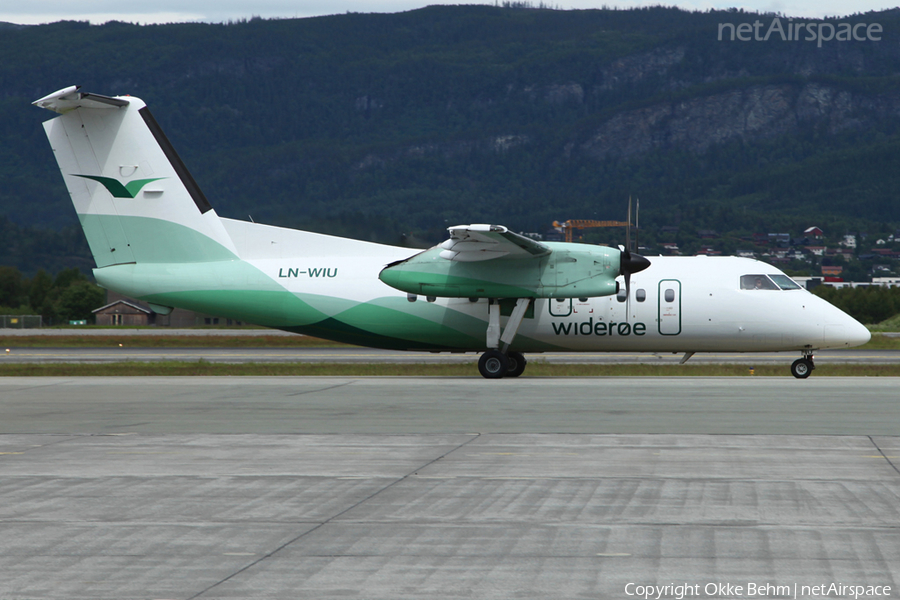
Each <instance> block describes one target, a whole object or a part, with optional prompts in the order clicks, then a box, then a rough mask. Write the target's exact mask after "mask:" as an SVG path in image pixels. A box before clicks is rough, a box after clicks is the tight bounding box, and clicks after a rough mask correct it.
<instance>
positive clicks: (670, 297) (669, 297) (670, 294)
mask: <svg viewBox="0 0 900 600" xmlns="http://www.w3.org/2000/svg"><path fill="white" fill-rule="evenodd" d="M665 298H666V302H675V290H673V289H671V288H670V289H668V290H666V293H665Z"/></svg>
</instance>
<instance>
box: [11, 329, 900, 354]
mask: <svg viewBox="0 0 900 600" xmlns="http://www.w3.org/2000/svg"><path fill="white" fill-rule="evenodd" d="M119 344H121V345H122V346H125V347H127V348H355V347H356V346H352V345H350V344H341V343H339V342H332V341H330V340H323V339H320V338H315V337H310V336H306V335H290V336H285V335H253V336H228V335H221V336H220V335H215V336H213V335H183V336H169V335H126V336H118V335H23V336H11V335H7V336H4V335H0V352H2V349H3V348H118V347H119ZM856 349H857V350H900V337H893V336H886V335H883V334H880V333H873V334H872V339H871V340H870V341H869V342H868V343H867V344H865V345H864V346H858V347H857V348H856Z"/></svg>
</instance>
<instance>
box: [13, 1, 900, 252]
mask: <svg viewBox="0 0 900 600" xmlns="http://www.w3.org/2000/svg"><path fill="white" fill-rule="evenodd" d="M801 24H802V27H801ZM829 28H830V29H829ZM829 31H832V36H831V39H825V38H827V37H828V33H829ZM732 32H733V33H732ZM779 32H780V33H779ZM897 32H900V10H891V11H885V12H878V13H867V14H859V15H854V16H851V17H844V18H836V19H830V20H827V21H804V20H801V19H790V18H789V17H785V16H783V15H774V14H768V15H762V14H757V13H747V12H743V11H737V10H729V11H709V12H687V11H682V10H679V9H675V8H663V7H652V8H643V9H635V10H624V11H622V10H583V11H562V10H550V9H543V8H542V9H534V8H528V7H527V6H526V5H522V4H518V3H512V4H509V5H506V6H454V7H451V6H432V7H428V8H424V9H420V10H415V11H411V12H406V13H398V14H344V15H335V16H329V17H317V18H308V19H292V20H288V19H285V20H263V19H253V20H250V21H241V22H238V23H229V24H219V25H213V24H171V25H152V26H138V25H131V24H126V23H118V22H112V23H108V24H106V25H101V26H90V25H88V24H87V23H81V22H60V23H54V24H50V25H41V26H28V27H18V28H4V29H3V35H2V36H0V56H2V57H3V61H2V62H0V84H2V85H0V89H2V90H3V92H2V95H0V142H2V143H0V178H2V181H3V183H4V185H3V187H2V189H0V216H2V217H5V218H6V219H8V220H9V221H10V222H11V223H10V226H12V225H14V226H15V227H18V229H17V230H16V231H19V232H20V234H21V235H26V233H27V235H29V236H30V235H33V233H34V232H35V231H40V230H47V229H50V230H54V231H56V230H62V229H64V228H66V227H71V226H72V225H76V219H75V215H74V211H73V210H72V208H71V206H70V204H69V200H68V195H67V193H66V191H65V188H64V186H63V185H62V181H61V177H60V176H59V173H58V171H57V170H56V166H55V163H54V161H53V159H52V155H51V152H50V150H49V148H48V146H47V143H46V140H45V138H44V135H43V131H42V129H41V126H40V123H41V122H42V121H43V120H46V119H47V118H48V117H49V116H50V115H49V114H48V113H46V112H45V111H41V110H38V109H36V108H33V107H30V106H29V103H30V102H31V101H32V100H34V99H36V98H39V97H41V96H44V95H46V94H48V93H50V92H52V91H54V90H56V89H59V88H62V87H64V86H68V85H72V84H80V85H83V86H84V89H85V90H88V91H91V92H95V93H99V94H107V95H114V94H132V95H135V96H139V97H141V98H143V99H144V100H145V101H146V102H147V103H148V104H149V105H150V107H151V109H152V110H153V113H154V115H155V116H156V118H157V120H158V121H159V122H160V124H161V125H162V127H163V128H164V129H165V131H166V133H167V134H168V136H169V138H170V139H171V140H172V142H173V143H174V145H175V146H176V148H177V149H178V150H179V153H180V154H181V155H182V158H183V159H184V160H185V162H186V163H187V165H188V167H189V168H190V169H191V171H192V173H193V175H194V177H195V179H197V181H198V182H199V183H200V185H201V186H202V187H203V189H204V191H205V192H206V195H207V196H208V197H209V198H210V199H211V202H212V204H213V206H214V207H215V208H216V210H217V212H218V213H219V214H220V215H222V216H229V217H235V218H241V219H246V218H248V215H249V216H251V217H252V218H253V219H254V220H256V221H257V222H267V223H272V224H278V225H285V226H291V227H302V228H307V229H311V230H315V231H325V232H329V233H337V234H345V235H351V236H354V237H361V238H366V239H373V240H379V241H386V242H392V243H397V242H399V241H401V240H402V239H403V238H404V236H412V235H415V236H418V237H419V238H422V239H424V240H426V241H430V242H434V241H437V240H439V239H441V238H442V237H443V235H444V234H443V230H444V228H445V227H446V226H448V225H456V224H459V223H471V222H495V223H503V224H506V225H508V226H510V227H512V228H515V229H518V230H531V231H543V230H544V229H546V228H547V226H548V225H549V223H550V222H552V221H553V220H565V219H569V218H594V219H623V218H624V207H625V201H626V199H627V198H628V197H629V196H634V197H639V198H640V199H641V200H642V203H641V205H642V209H643V211H642V213H641V223H642V226H643V227H644V228H645V229H648V230H652V229H653V228H659V227H663V226H670V227H671V226H680V227H682V228H684V227H689V228H692V229H717V230H718V231H748V232H753V231H765V230H767V229H770V230H774V229H776V228H778V227H782V228H785V229H788V228H791V229H797V228H799V229H800V230H802V229H803V228H805V227H807V226H809V225H811V224H817V225H820V226H822V227H823V228H825V229H826V230H829V229H830V230H831V231H830V233H832V232H833V233H835V234H837V233H844V232H845V230H846V231H850V230H860V229H863V230H868V231H871V232H877V231H881V230H884V231H891V232H892V231H893V230H894V229H896V226H897V223H898V222H900V203H897V202H896V201H895V191H894V190H896V189H898V187H900V169H898V168H897V167H898V158H900V127H898V125H900V78H898V73H900V44H898V41H900V40H898V33H897ZM767 33H768V38H767V39H764V38H765V35H766V34H767ZM813 33H815V35H812V34H813ZM785 34H787V35H785ZM807 36H812V37H811V39H807ZM854 36H855V39H854ZM732 37H734V39H733V40H732V39H731V38H732ZM720 38H721V39H720ZM846 38H849V39H846ZM742 40H744V41H742ZM35 228H37V229H35ZM837 230H840V231H837ZM28 232H30V233H28ZM26 237H27V236H26ZM0 261H2V259H0ZM26 268H28V267H26ZM33 268H36V267H33Z"/></svg>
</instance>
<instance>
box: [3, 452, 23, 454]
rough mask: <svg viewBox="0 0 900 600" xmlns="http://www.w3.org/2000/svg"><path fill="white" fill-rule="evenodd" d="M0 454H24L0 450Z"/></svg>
mask: <svg viewBox="0 0 900 600" xmlns="http://www.w3.org/2000/svg"><path fill="white" fill-rule="evenodd" d="M0 454H25V453H24V452H0Z"/></svg>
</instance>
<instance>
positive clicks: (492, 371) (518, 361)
mask: <svg viewBox="0 0 900 600" xmlns="http://www.w3.org/2000/svg"><path fill="white" fill-rule="evenodd" d="M526 364H528V361H527V360H525V357H524V356H522V354H521V353H519V352H508V353H506V354H503V353H502V352H500V351H499V350H488V351H487V352H485V353H484V354H482V355H481V358H480V359H478V372H479V373H481V376H482V377H485V378H487V379H500V378H501V377H518V376H519V375H521V374H522V373H523V372H524V371H525V365H526Z"/></svg>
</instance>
